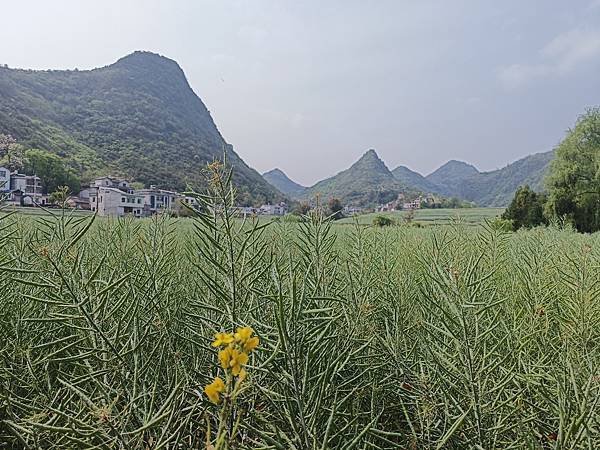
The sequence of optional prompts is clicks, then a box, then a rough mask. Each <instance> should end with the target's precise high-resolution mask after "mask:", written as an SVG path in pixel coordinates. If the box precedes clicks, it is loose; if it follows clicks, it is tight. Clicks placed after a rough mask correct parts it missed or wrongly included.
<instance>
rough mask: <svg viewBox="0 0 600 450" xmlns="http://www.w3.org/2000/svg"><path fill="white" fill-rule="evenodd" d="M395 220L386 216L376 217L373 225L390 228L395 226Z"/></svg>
mask: <svg viewBox="0 0 600 450" xmlns="http://www.w3.org/2000/svg"><path fill="white" fill-rule="evenodd" d="M394 223H395V222H394V219H391V218H390V217H386V216H376V217H375V218H374V219H373V225H374V226H376V227H389V226H390V225H394Z"/></svg>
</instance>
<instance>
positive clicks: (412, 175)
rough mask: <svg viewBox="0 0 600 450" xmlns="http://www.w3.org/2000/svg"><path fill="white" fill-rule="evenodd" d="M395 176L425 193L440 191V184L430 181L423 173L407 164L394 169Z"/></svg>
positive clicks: (406, 184) (404, 183)
mask: <svg viewBox="0 0 600 450" xmlns="http://www.w3.org/2000/svg"><path fill="white" fill-rule="evenodd" d="M392 174H393V175H394V177H395V178H396V179H397V180H398V181H400V182H401V183H402V184H403V185H405V186H410V187H412V188H413V189H414V190H416V191H420V192H424V193H429V192H431V193H438V192H439V191H440V188H439V186H437V185H436V184H434V183H432V182H431V181H429V180H428V179H427V178H425V177H424V176H423V175H421V174H420V173H418V172H415V171H414V170H410V169H409V168H408V167H406V166H398V167H396V168H395V169H394V170H392Z"/></svg>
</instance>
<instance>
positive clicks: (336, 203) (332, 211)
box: [327, 197, 344, 220]
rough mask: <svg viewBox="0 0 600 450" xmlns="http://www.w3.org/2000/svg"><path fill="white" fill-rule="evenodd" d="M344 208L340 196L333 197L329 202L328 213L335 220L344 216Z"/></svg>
mask: <svg viewBox="0 0 600 450" xmlns="http://www.w3.org/2000/svg"><path fill="white" fill-rule="evenodd" d="M343 209H344V205H342V202H341V201H340V199H339V198H335V197H331V198H330V199H329V201H328V202H327V215H328V216H329V217H331V218H332V219H333V220H339V219H343V218H344V213H343Z"/></svg>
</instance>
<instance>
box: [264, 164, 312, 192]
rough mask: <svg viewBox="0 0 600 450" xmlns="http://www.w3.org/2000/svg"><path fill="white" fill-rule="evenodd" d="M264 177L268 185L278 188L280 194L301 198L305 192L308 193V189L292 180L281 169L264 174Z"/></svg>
mask: <svg viewBox="0 0 600 450" xmlns="http://www.w3.org/2000/svg"><path fill="white" fill-rule="evenodd" d="M262 176H263V178H264V179H265V180H266V181H267V183H269V184H270V185H271V186H274V187H276V188H277V189H279V191H280V192H282V193H283V194H285V195H287V196H289V197H292V198H299V197H301V196H302V195H303V194H304V191H306V187H304V186H302V185H301V184H298V183H296V182H295V181H292V180H290V178H289V177H288V176H287V175H286V174H285V173H284V172H283V171H282V170H281V169H273V170H269V171H268V172H265V173H263V175H262Z"/></svg>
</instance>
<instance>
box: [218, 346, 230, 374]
mask: <svg viewBox="0 0 600 450" xmlns="http://www.w3.org/2000/svg"><path fill="white" fill-rule="evenodd" d="M232 352H233V348H232V347H231V346H229V347H226V348H224V349H223V350H221V351H220V352H219V362H220V363H221V367H222V368H223V369H229V363H230V361H231V356H232V355H231V354H232Z"/></svg>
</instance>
